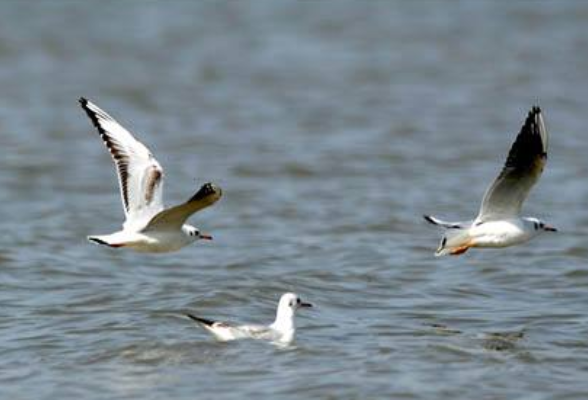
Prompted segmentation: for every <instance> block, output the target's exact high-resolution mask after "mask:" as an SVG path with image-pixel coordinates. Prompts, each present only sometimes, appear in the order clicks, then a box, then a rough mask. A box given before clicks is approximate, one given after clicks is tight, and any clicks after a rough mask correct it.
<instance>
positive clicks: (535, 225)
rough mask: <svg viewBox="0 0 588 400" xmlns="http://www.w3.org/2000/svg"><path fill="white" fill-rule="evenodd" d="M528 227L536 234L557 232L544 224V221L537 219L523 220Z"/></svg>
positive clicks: (528, 218)
mask: <svg viewBox="0 0 588 400" xmlns="http://www.w3.org/2000/svg"><path fill="white" fill-rule="evenodd" d="M523 219H524V220H525V222H526V223H527V225H528V226H530V227H531V229H532V230H533V231H535V232H537V233H538V234H539V233H540V232H557V229H556V228H554V227H553V226H551V225H548V224H546V223H545V222H544V221H541V220H540V219H539V218H534V217H527V218H523Z"/></svg>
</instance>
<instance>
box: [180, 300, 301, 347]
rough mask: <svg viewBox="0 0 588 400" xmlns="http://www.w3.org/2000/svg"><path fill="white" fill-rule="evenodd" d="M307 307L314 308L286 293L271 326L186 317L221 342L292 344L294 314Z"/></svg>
mask: <svg viewBox="0 0 588 400" xmlns="http://www.w3.org/2000/svg"><path fill="white" fill-rule="evenodd" d="M306 307H312V304H310V303H304V302H303V301H301V300H300V297H298V295H297V294H295V293H285V294H283V295H282V297H281V298H280V302H279V303H278V311H277V314H276V320H275V321H274V322H273V323H272V324H271V325H233V324H228V323H226V322H219V321H212V320H209V319H205V318H200V317H196V316H194V315H192V314H186V316H187V317H189V318H190V319H192V320H194V321H196V322H197V323H198V324H199V325H200V326H202V327H203V328H204V329H206V330H207V331H209V332H210V333H212V334H213V336H214V337H215V338H216V339H217V340H219V341H221V342H226V341H230V340H236V339H260V340H267V341H270V342H273V343H276V344H290V343H291V342H292V341H293V340H294V334H295V333H296V326H295V325H294V314H295V313H296V310H298V309H299V308H306Z"/></svg>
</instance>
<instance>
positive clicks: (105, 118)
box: [80, 97, 222, 253]
mask: <svg viewBox="0 0 588 400" xmlns="http://www.w3.org/2000/svg"><path fill="white" fill-rule="evenodd" d="M80 104H81V106H82V108H83V109H84V111H86V113H87V114H88V117H90V120H91V121H92V123H93V124H94V126H95V127H96V128H97V129H98V133H99V134H100V136H101V137H102V140H103V141H104V144H106V147H107V148H108V151H109V152H110V155H111V156H112V159H113V161H114V164H115V165H116V170H117V173H118V182H119V185H120V192H121V198H122V203H123V208H124V212H125V216H126V220H125V222H124V224H123V229H122V230H121V231H118V232H115V233H112V234H110V235H99V236H88V240H90V241H92V242H95V243H98V244H102V245H106V246H110V247H117V248H118V247H125V248H130V249H132V250H135V251H139V252H152V253H163V252H170V251H176V250H179V249H181V248H182V247H184V246H186V245H188V244H190V243H192V242H194V241H196V240H199V239H208V240H211V239H212V237H211V236H210V235H208V234H204V233H201V232H200V231H199V230H198V229H197V228H195V227H193V226H191V225H188V224H185V222H186V220H187V219H188V218H189V217H190V216H191V215H192V214H194V213H195V212H197V211H200V210H202V209H203V208H206V207H209V206H211V205H212V204H214V203H216V202H217V201H218V199H220V197H221V195H222V191H221V189H220V188H219V187H218V186H216V185H214V184H212V183H206V184H204V185H203V186H202V187H201V188H200V190H199V191H198V192H197V193H196V194H195V195H194V196H192V197H191V198H190V199H189V200H188V201H187V202H185V203H182V204H179V205H177V206H174V207H169V208H165V207H164V206H163V198H162V197H163V193H162V192H163V169H162V168H161V165H159V163H158V162H157V160H156V159H155V157H153V155H152V154H151V152H150V151H149V149H148V148H147V147H145V146H144V145H143V144H142V143H141V142H139V141H138V140H137V139H135V137H133V135H132V134H131V133H130V132H129V131H127V130H126V129H125V128H123V127H122V126H121V125H120V124H119V123H118V122H116V120H115V119H114V118H112V117H111V116H110V115H108V114H107V113H106V112H105V111H104V110H102V109H101V108H99V107H98V106H97V105H95V104H93V103H92V102H90V101H88V100H86V99H85V98H83V97H82V98H80Z"/></svg>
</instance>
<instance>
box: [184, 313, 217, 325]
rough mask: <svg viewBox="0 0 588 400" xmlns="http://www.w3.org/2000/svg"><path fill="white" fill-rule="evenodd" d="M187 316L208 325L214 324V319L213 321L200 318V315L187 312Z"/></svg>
mask: <svg viewBox="0 0 588 400" xmlns="http://www.w3.org/2000/svg"><path fill="white" fill-rule="evenodd" d="M186 317H188V318H190V319H191V320H193V321H196V322H199V323H201V324H204V325H207V326H212V325H213V324H214V321H212V320H210V319H206V318H200V317H197V316H195V315H192V314H186Z"/></svg>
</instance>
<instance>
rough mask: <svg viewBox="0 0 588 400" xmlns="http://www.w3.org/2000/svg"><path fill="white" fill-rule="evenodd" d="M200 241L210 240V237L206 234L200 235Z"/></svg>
mask: <svg viewBox="0 0 588 400" xmlns="http://www.w3.org/2000/svg"><path fill="white" fill-rule="evenodd" d="M198 237H199V238H200V239H204V240H212V236H210V235H208V234H206V233H201V234H200V236H198Z"/></svg>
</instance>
